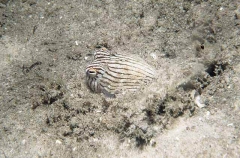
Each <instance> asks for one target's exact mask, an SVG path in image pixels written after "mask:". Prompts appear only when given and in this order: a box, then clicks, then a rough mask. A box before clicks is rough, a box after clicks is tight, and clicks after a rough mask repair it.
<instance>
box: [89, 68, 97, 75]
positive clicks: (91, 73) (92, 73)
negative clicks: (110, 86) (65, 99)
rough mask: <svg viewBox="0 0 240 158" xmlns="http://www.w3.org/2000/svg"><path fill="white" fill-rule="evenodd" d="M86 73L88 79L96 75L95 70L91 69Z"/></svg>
mask: <svg viewBox="0 0 240 158" xmlns="http://www.w3.org/2000/svg"><path fill="white" fill-rule="evenodd" d="M87 73H88V75H89V76H90V77H95V76H96V75H97V71H96V69H93V68H91V69H89V70H88V72H87Z"/></svg>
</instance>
